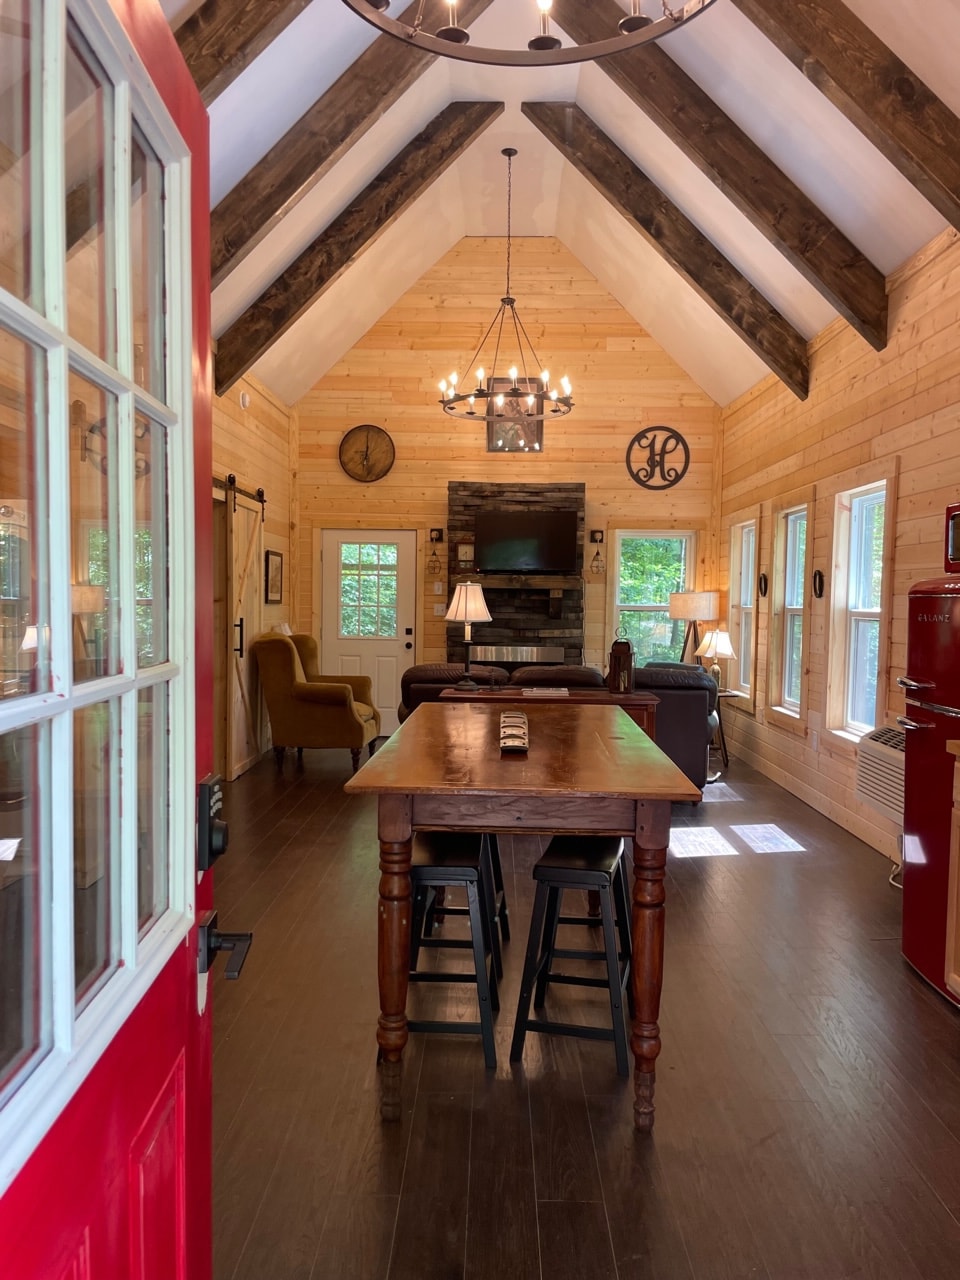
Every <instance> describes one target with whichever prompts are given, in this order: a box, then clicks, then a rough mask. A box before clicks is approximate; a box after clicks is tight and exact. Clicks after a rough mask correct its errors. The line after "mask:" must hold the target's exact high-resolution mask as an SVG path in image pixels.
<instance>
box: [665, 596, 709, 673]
mask: <svg viewBox="0 0 960 1280" xmlns="http://www.w3.org/2000/svg"><path fill="white" fill-rule="evenodd" d="M667 610H668V614H669V617H671V618H672V619H673V621H674V622H685V623H686V624H687V630H686V632H685V633H684V637H683V648H682V649H681V650H680V661H681V662H683V661H685V655H686V652H687V646H688V645H689V646H690V656H691V659H692V658H693V656H694V655H695V654H696V651H697V645H699V643H700V632H699V631H698V629H697V623H698V622H713V621H714V619H715V618H719V617H720V592H719V591H671V592H670V601H669V604H668V606H667Z"/></svg>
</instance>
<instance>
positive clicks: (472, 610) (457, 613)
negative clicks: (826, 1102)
mask: <svg viewBox="0 0 960 1280" xmlns="http://www.w3.org/2000/svg"><path fill="white" fill-rule="evenodd" d="M492 621H493V618H492V615H491V613H490V610H489V609H488V608H487V602H486V600H484V598H483V588H482V587H481V586H480V583H479V582H458V583H457V585H456V587H455V588H454V592H453V599H452V600H451V601H450V608H449V609H448V610H447V622H492Z"/></svg>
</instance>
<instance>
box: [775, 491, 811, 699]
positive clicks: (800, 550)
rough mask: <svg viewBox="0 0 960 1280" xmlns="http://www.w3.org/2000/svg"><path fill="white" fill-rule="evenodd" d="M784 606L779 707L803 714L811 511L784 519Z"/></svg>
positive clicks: (802, 509)
mask: <svg viewBox="0 0 960 1280" xmlns="http://www.w3.org/2000/svg"><path fill="white" fill-rule="evenodd" d="M780 520H781V526H780V546H779V551H780V555H779V557H778V566H779V574H780V593H781V607H780V619H779V628H778V631H779V659H780V660H779V671H778V676H779V679H778V682H777V683H778V688H779V694H780V697H779V704H780V706H781V707H782V708H784V709H786V710H787V711H789V712H790V713H791V714H793V715H799V712H800V699H801V694H802V692H803V598H804V597H803V592H804V581H805V579H806V562H807V508H806V507H805V506H804V507H796V508H794V509H792V510H790V511H784V512H783V513H782V514H781V517H780Z"/></svg>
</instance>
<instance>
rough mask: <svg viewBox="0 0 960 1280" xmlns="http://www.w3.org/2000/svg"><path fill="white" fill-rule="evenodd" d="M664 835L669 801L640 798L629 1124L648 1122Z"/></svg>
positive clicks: (656, 1037) (655, 1046)
mask: <svg viewBox="0 0 960 1280" xmlns="http://www.w3.org/2000/svg"><path fill="white" fill-rule="evenodd" d="M669 840H670V802H669V801H667V800H657V801H649V800H648V801H641V802H640V803H638V805H637V829H636V833H635V836H634V844H633V903H632V912H631V918H632V926H633V967H632V972H631V975H630V980H631V982H632V983H633V999H634V1009H635V1012H634V1017H633V1032H632V1035H631V1037H630V1048H631V1049H632V1050H633V1061H634V1076H633V1086H634V1103H633V1122H634V1126H635V1127H636V1128H637V1129H639V1130H641V1131H644V1132H649V1131H650V1130H651V1129H652V1128H653V1113H654V1105H653V1092H654V1085H655V1082H656V1062H657V1056H658V1054H659V1053H660V1024H659V1021H658V1019H659V1017H660V988H661V986H662V984H663V923H664V912H663V901H664V888H663V878H664V873H665V867H666V861H667V844H668V843H669Z"/></svg>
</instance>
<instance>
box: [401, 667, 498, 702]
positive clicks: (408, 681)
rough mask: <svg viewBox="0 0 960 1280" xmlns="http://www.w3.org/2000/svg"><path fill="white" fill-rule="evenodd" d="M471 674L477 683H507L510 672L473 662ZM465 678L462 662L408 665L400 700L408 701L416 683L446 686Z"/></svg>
mask: <svg viewBox="0 0 960 1280" xmlns="http://www.w3.org/2000/svg"><path fill="white" fill-rule="evenodd" d="M470 675H471V676H472V677H473V679H474V680H476V682H477V684H506V683H507V680H508V678H509V677H508V674H507V672H506V671H505V670H504V669H503V667H483V666H478V665H477V664H476V663H472V664H471V666H470ZM462 679H463V663H462V662H421V663H418V664H417V665H416V666H413V667H407V669H406V671H404V672H403V674H402V675H401V677H400V700H401V702H406V701H407V691H408V689H409V688H410V686H411V685H414V684H439V685H442V686H444V687H445V688H449V686H450V685H452V684H456V683H457V681H458V680H462Z"/></svg>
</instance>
